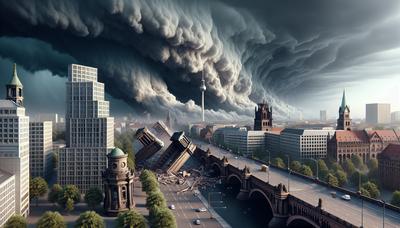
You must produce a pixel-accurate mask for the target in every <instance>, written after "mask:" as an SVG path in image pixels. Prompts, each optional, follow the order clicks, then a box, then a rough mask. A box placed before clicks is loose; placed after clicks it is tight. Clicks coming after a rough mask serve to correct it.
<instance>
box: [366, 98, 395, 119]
mask: <svg viewBox="0 0 400 228" xmlns="http://www.w3.org/2000/svg"><path fill="white" fill-rule="evenodd" d="M390 121H391V116H390V104H378V103H375V104H366V105H365V122H367V123H369V124H388V123H390Z"/></svg>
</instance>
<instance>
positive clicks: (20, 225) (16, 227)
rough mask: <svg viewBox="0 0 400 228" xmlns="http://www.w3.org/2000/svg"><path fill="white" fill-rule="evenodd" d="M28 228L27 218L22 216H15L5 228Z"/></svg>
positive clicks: (8, 221)
mask: <svg viewBox="0 0 400 228" xmlns="http://www.w3.org/2000/svg"><path fill="white" fill-rule="evenodd" d="M26 227H28V223H27V222H26V219H25V217H23V216H21V215H13V216H11V217H10V218H9V219H8V220H7V222H6V224H4V228H26Z"/></svg>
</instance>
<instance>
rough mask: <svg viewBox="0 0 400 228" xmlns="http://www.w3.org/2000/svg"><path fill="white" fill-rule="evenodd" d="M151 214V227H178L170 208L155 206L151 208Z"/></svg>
mask: <svg viewBox="0 0 400 228" xmlns="http://www.w3.org/2000/svg"><path fill="white" fill-rule="evenodd" d="M151 214H152V215H151V221H150V223H151V227H154V228H177V225H176V220H175V217H174V215H173V214H172V212H171V211H170V210H168V208H165V207H163V208H159V207H154V208H153V209H152V210H151Z"/></svg>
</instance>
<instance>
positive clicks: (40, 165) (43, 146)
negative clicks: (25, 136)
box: [29, 121, 53, 177]
mask: <svg viewBox="0 0 400 228" xmlns="http://www.w3.org/2000/svg"><path fill="white" fill-rule="evenodd" d="M52 152H53V123H52V122H51V121H43V122H30V123H29V162H30V163H29V170H30V174H31V176H32V177H46V176H47V174H48V172H49V171H50V170H49V169H50V168H51V167H50V165H51V159H52V156H51V155H52Z"/></svg>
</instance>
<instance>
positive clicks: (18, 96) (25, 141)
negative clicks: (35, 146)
mask: <svg viewBox="0 0 400 228" xmlns="http://www.w3.org/2000/svg"><path fill="white" fill-rule="evenodd" d="M22 88H23V86H22V83H21V81H20V80H19V78H18V75H17V70H16V65H15V64H14V74H13V77H12V79H11V81H10V82H9V83H8V84H7V91H6V92H7V96H6V97H7V100H0V214H1V215H0V227H1V226H2V225H3V224H4V223H5V222H6V221H7V219H8V218H9V217H8V216H11V215H13V214H21V215H23V216H25V217H26V216H28V214H29V117H28V116H26V115H25V108H24V107H23V106H22V105H23V94H22ZM10 191H11V192H10ZM12 204H13V205H12Z"/></svg>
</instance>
